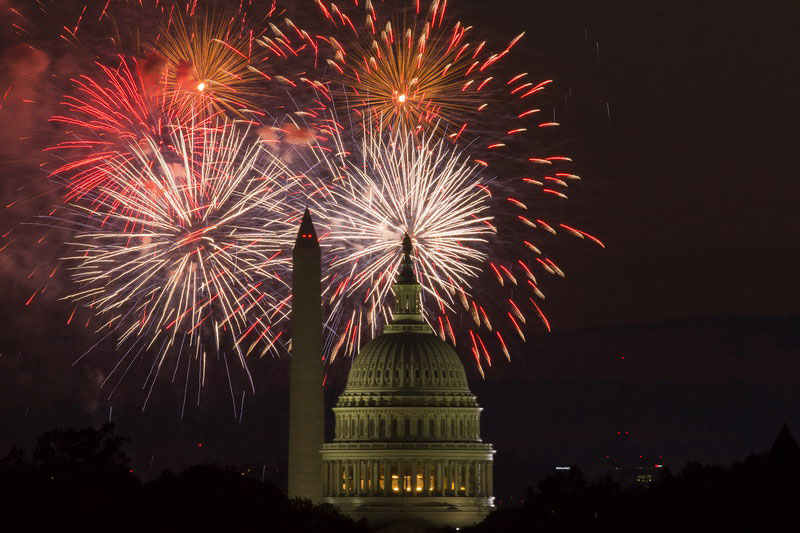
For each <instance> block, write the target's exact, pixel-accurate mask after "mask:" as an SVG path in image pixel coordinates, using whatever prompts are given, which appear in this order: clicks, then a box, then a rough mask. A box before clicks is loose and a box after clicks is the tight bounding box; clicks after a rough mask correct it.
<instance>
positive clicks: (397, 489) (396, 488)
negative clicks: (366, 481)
mask: <svg viewBox="0 0 800 533" xmlns="http://www.w3.org/2000/svg"><path fill="white" fill-rule="evenodd" d="M392 490H393V491H395V492H400V479H399V478H398V477H397V474H392Z"/></svg>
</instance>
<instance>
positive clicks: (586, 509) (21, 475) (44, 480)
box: [0, 425, 800, 533]
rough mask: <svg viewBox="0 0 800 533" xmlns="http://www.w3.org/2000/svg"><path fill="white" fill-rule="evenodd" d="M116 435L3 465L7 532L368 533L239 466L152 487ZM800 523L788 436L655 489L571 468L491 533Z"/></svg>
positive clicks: (503, 514) (475, 532)
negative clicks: (761, 451)
mask: <svg viewBox="0 0 800 533" xmlns="http://www.w3.org/2000/svg"><path fill="white" fill-rule="evenodd" d="M125 440H126V439H125V438H123V437H120V436H118V435H115V434H114V429H113V426H111V425H106V426H103V427H102V428H101V429H99V430H95V429H91V428H87V429H79V430H76V429H70V430H55V431H50V432H48V433H44V434H42V435H41V436H40V437H39V439H38V441H37V444H36V446H35V447H34V449H33V451H32V453H31V454H30V456H28V455H27V454H26V453H25V452H24V451H23V450H20V449H12V450H11V451H10V452H9V453H8V455H6V456H5V457H4V458H3V459H1V460H0V517H2V519H1V520H2V523H0V530H2V531H27V532H30V531H48V532H52V531H59V532H61V531H81V532H94V531H104V532H128V531H130V532H137V533H139V532H161V531H164V532H166V531H170V532H179V531H212V530H217V531H225V532H251V531H252V532H255V531H259V532H263V531H276V532H277V531H280V532H284V531H285V532H305V531H313V532H321V533H326V532H364V533H366V532H368V531H369V528H368V526H367V524H365V523H356V522H354V521H352V520H350V519H349V518H347V517H345V516H343V515H341V514H340V513H339V512H338V511H337V510H336V509H335V508H334V507H332V506H328V505H312V504H310V503H308V502H302V501H297V500H289V499H288V498H287V497H286V496H285V495H284V494H283V493H282V492H281V491H280V490H279V489H278V488H276V487H275V486H273V485H271V484H269V483H262V482H259V481H257V480H254V479H252V478H246V477H243V476H242V475H241V474H240V473H238V472H237V471H236V470H234V469H232V468H222V467H219V466H216V465H198V466H193V467H189V468H187V469H186V470H184V471H182V472H180V473H178V474H174V473H172V472H169V471H165V472H162V473H161V475H160V476H159V477H158V478H156V479H154V480H152V481H147V482H143V481H142V480H140V479H139V478H138V477H137V476H136V475H134V474H133V473H132V472H131V471H130V468H129V461H128V457H127V456H126V454H125V453H124V451H123V445H124V443H125ZM798 524H800V449H798V446H797V444H796V443H795V441H794V439H793V438H792V437H791V435H790V434H789V432H788V430H786V428H784V430H783V431H782V432H781V434H780V436H779V437H778V439H777V440H776V442H775V444H774V445H773V446H772V449H771V450H770V451H769V452H767V453H764V454H760V455H751V456H750V457H748V458H746V459H745V460H744V461H741V462H738V463H735V464H734V465H732V466H731V467H730V468H723V467H720V466H705V465H700V464H696V463H689V464H687V465H686V466H685V467H684V468H683V469H682V470H681V471H680V472H679V473H677V474H672V473H670V472H669V471H668V470H667V469H664V470H663V472H662V473H661V476H660V478H659V479H657V480H655V481H654V482H653V483H651V484H650V485H649V486H646V487H642V486H631V487H620V486H619V485H618V484H616V483H615V482H614V481H612V480H611V479H610V478H607V477H606V478H600V479H598V480H597V481H595V482H593V483H588V482H587V481H586V480H585V478H584V477H583V475H582V474H581V472H580V470H578V469H577V468H573V469H572V470H570V471H567V472H561V473H559V474H558V475H554V476H549V477H547V478H545V479H543V480H541V481H540V482H539V483H538V484H537V485H536V487H535V488H530V489H529V491H528V498H527V499H526V500H525V502H524V503H523V504H522V505H521V506H519V507H514V508H505V509H500V510H498V511H496V512H494V513H492V514H491V515H490V516H489V517H488V518H487V519H486V520H485V521H484V522H483V523H481V524H479V525H476V526H473V527H471V528H466V529H462V531H468V532H471V533H482V532H510V533H514V532H528V531H533V532H554V533H556V532H570V533H571V532H612V531H614V532H631V533H633V532H665V533H666V532H669V533H677V532H687V531H689V532H694V531H698V532H700V531H702V532H706V531H707V532H716V531H720V532H725V533H728V532H731V531H733V532H739V531H742V532H745V531H746V532H761V531H764V532H781V531H796V530H797V528H798Z"/></svg>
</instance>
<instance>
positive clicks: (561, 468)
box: [556, 466, 572, 470]
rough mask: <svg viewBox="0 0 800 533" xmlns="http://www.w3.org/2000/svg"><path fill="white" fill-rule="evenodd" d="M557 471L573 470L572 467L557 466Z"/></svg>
mask: <svg viewBox="0 0 800 533" xmlns="http://www.w3.org/2000/svg"><path fill="white" fill-rule="evenodd" d="M556 470H572V467H570V466H557V467H556Z"/></svg>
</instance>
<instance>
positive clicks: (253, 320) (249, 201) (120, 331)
mask: <svg viewBox="0 0 800 533" xmlns="http://www.w3.org/2000/svg"><path fill="white" fill-rule="evenodd" d="M249 139H250V135H249V132H248V131H247V130H245V131H244V132H240V131H238V130H237V129H236V128H234V127H231V125H230V124H225V123H222V124H218V125H217V126H216V127H209V128H198V127H185V128H182V127H175V128H173V129H172V131H171V132H170V134H169V143H167V144H166V145H165V144H162V143H161V142H160V141H159V140H157V139H154V138H152V137H147V138H146V143H145V144H144V145H143V144H142V143H137V144H134V145H132V146H131V149H130V152H131V155H132V157H131V158H130V159H126V160H113V161H112V162H111V163H110V166H111V168H112V170H113V172H112V173H110V175H109V176H108V180H109V184H108V185H107V186H104V187H103V188H102V189H100V190H98V191H97V192H96V197H95V198H93V199H92V201H91V202H88V203H87V202H73V203H72V204H71V207H72V208H73V209H74V210H76V212H78V213H79V214H80V215H81V220H82V228H83V229H82V230H81V231H79V232H78V234H77V236H76V238H75V239H74V242H73V243H72V244H71V246H72V247H73V248H74V253H73V254H72V255H71V257H69V258H68V259H67V261H68V263H70V264H71V266H72V272H73V279H74V281H75V283H76V284H77V285H78V287H79V289H78V290H76V291H75V292H74V293H73V294H72V295H70V297H69V299H71V300H73V301H75V302H78V303H80V304H83V305H85V306H87V307H90V308H91V309H92V310H93V311H94V312H95V313H96V314H98V315H100V316H101V317H103V323H104V324H105V327H108V328H111V329H112V330H113V331H115V332H116V333H117V335H118V342H119V344H120V345H121V346H122V345H126V344H127V345H128V348H127V349H126V350H125V351H124V355H123V356H122V358H121V359H120V360H119V361H118V363H117V364H116V366H115V367H114V370H113V371H112V372H111V373H110V375H109V376H108V378H107V380H106V381H108V380H109V379H112V378H114V377H116V378H118V379H121V378H122V377H123V376H124V375H125V373H126V372H127V370H128V369H129V368H130V366H131V364H132V363H133V362H134V361H135V360H137V359H138V358H140V357H142V356H144V354H147V353H155V354H156V356H155V357H154V359H153V362H152V368H151V371H150V374H149V375H148V377H147V381H146V383H145V385H147V386H149V387H150V389H151V390H152V385H153V383H154V382H155V381H156V379H157V377H158V376H159V374H160V373H161V372H162V370H164V368H165V367H166V366H168V361H169V359H170V356H174V360H173V365H174V366H173V367H172V369H171V372H173V373H174V372H178V368H179V367H181V365H183V366H184V367H185V369H184V371H185V372H186V374H185V375H186V379H187V383H188V380H189V376H190V370H191V369H194V371H195V372H194V373H193V374H192V375H195V376H196V380H197V385H198V390H199V388H200V387H202V384H203V383H204V381H205V372H206V366H207V362H208V360H209V358H210V357H211V356H212V355H213V356H217V357H221V358H222V359H224V362H225V366H226V369H227V365H228V363H227V358H228V357H229V354H232V356H233V357H235V358H236V359H237V360H238V361H239V364H240V365H241V367H242V369H243V370H244V372H245V374H246V375H247V378H248V379H249V380H250V383H251V385H252V380H251V379H250V375H249V372H248V370H247V363H246V359H245V357H246V355H247V354H248V353H250V352H252V351H254V350H258V352H257V353H260V354H264V353H266V352H267V351H269V350H274V349H277V345H276V343H278V342H279V340H280V337H281V332H280V331H279V330H278V329H276V328H274V327H273V326H274V324H275V323H276V322H278V321H280V320H281V319H282V318H283V317H284V316H285V314H286V312H287V311H286V309H285V308H284V306H285V304H286V298H287V293H286V291H285V290H284V289H285V287H286V285H285V282H284V280H283V277H282V276H283V274H284V272H285V267H286V264H287V257H286V255H285V253H284V252H285V250H287V247H288V245H289V243H290V242H291V237H292V236H293V235H292V232H293V230H294V227H293V226H294V224H293V223H292V221H291V216H290V214H289V213H287V212H286V209H285V204H284V198H285V196H286V195H287V193H288V192H289V191H290V189H291V188H292V186H293V184H294V182H295V181H296V179H297V178H296V177H295V176H294V175H293V174H292V172H291V171H290V170H289V169H288V168H287V167H286V166H285V165H284V164H283V163H282V162H281V160H280V159H279V158H277V157H274V156H271V155H270V153H269V151H266V150H263V144H262V143H260V142H250V140H249ZM132 191H138V192H137V193H133V192H132ZM212 360H213V358H212Z"/></svg>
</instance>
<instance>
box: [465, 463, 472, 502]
mask: <svg viewBox="0 0 800 533" xmlns="http://www.w3.org/2000/svg"><path fill="white" fill-rule="evenodd" d="M470 464H471V463H470V461H464V496H470V492H471V491H470V490H469V481H470V479H469V467H470Z"/></svg>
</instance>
